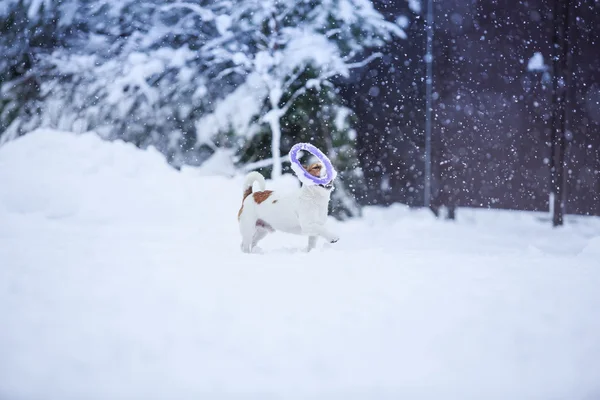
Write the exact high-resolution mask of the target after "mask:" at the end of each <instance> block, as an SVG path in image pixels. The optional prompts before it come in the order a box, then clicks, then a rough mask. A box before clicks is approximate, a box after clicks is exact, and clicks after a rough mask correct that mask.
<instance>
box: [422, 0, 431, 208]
mask: <svg viewBox="0 0 600 400" xmlns="http://www.w3.org/2000/svg"><path fill="white" fill-rule="evenodd" d="M425 24H426V29H427V50H426V54H425V63H426V66H427V72H426V74H427V77H426V80H425V185H424V192H425V193H424V205H425V207H429V206H430V205H431V107H432V87H433V0H427V20H426V21H425Z"/></svg>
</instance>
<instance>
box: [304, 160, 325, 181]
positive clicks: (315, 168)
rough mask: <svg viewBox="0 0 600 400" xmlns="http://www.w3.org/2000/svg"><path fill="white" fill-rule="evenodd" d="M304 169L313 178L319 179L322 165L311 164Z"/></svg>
mask: <svg viewBox="0 0 600 400" xmlns="http://www.w3.org/2000/svg"><path fill="white" fill-rule="evenodd" d="M305 169H306V170H307V171H308V173H309V174H311V175H312V176H314V177H316V178H320V177H321V170H322V169H323V164H321V163H313V164H310V165H309V166H308V168H305Z"/></svg>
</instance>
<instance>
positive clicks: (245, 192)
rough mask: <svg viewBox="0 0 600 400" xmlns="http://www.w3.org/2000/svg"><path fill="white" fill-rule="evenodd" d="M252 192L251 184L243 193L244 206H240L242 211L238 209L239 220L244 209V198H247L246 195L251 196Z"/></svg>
mask: <svg viewBox="0 0 600 400" xmlns="http://www.w3.org/2000/svg"><path fill="white" fill-rule="evenodd" d="M251 194H252V186H250V187H249V188H248V189H246V190H244V194H243V195H242V206H241V207H240V211H238V220H239V219H240V216H241V215H242V211H243V210H244V200H246V197H248V196H250V195H251Z"/></svg>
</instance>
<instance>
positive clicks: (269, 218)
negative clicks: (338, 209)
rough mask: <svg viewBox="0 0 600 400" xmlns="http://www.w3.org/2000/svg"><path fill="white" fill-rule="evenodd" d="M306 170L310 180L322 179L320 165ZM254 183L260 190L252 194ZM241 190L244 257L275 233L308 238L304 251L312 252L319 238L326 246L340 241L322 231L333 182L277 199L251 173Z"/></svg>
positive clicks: (262, 180)
mask: <svg viewBox="0 0 600 400" xmlns="http://www.w3.org/2000/svg"><path fill="white" fill-rule="evenodd" d="M305 169H306V171H308V173H309V174H311V175H312V176H315V177H321V172H322V171H323V170H324V167H323V165H322V164H321V163H314V164H311V165H310V166H309V167H308V168H305ZM255 182H257V183H258V187H259V190H258V191H256V192H253V191H252V187H253V185H254V183H255ZM243 189H244V192H243V197H242V207H241V208H240V211H239V212H238V222H239V225H240V233H241V235H242V245H241V248H242V251H243V252H244V253H251V252H252V249H253V248H254V247H255V246H256V245H257V244H258V242H259V241H260V240H262V239H264V237H265V236H267V234H269V233H271V232H275V231H281V232H287V233H293V234H297V235H306V236H308V248H307V251H311V250H312V249H314V248H315V246H316V244H317V238H318V237H319V236H321V237H322V238H324V239H325V240H327V241H328V242H329V243H335V242H337V241H338V240H339V237H338V236H337V235H336V234H334V233H332V232H330V231H329V230H328V229H327V228H326V227H325V222H326V221H327V209H328V206H329V200H330V198H331V192H332V190H333V181H331V182H329V183H328V184H325V185H316V184H315V185H304V184H303V185H302V187H301V188H300V189H298V190H297V191H294V192H292V193H290V194H287V195H280V194H279V193H276V192H274V191H272V190H265V178H264V177H263V176H262V175H261V174H260V173H258V172H250V173H249V174H248V175H247V176H246V179H245V181H244V187H243Z"/></svg>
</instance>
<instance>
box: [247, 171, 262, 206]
mask: <svg viewBox="0 0 600 400" xmlns="http://www.w3.org/2000/svg"><path fill="white" fill-rule="evenodd" d="M254 182H258V189H259V191H261V192H262V191H263V190H265V188H266V183H265V177H264V176H262V175H261V174H259V173H258V172H256V171H252V172H250V173H249V174H248V175H246V179H245V180H244V197H242V201H244V200H246V197H248V196H250V195H251V194H252V185H253V184H254Z"/></svg>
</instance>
